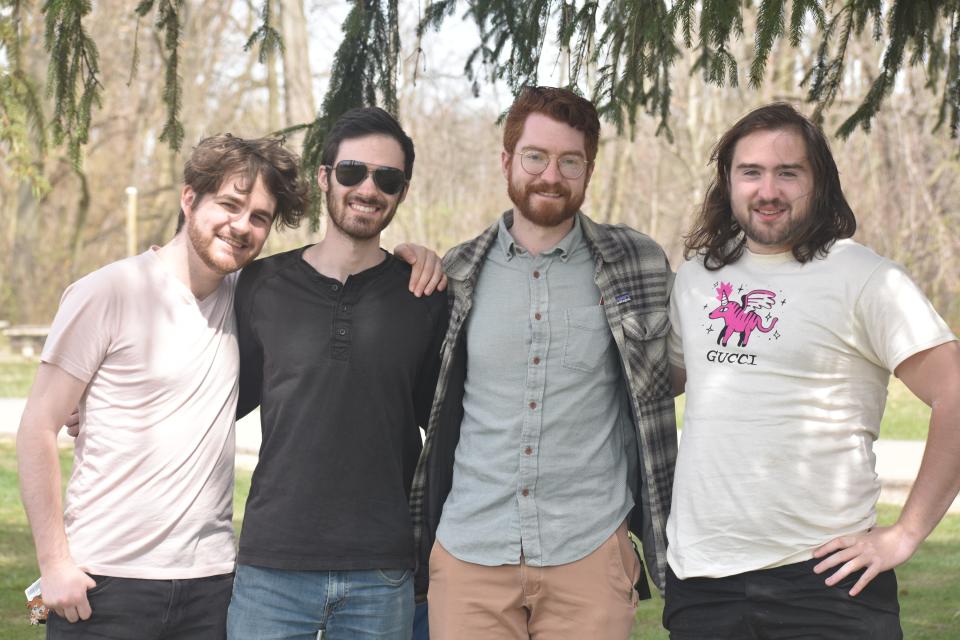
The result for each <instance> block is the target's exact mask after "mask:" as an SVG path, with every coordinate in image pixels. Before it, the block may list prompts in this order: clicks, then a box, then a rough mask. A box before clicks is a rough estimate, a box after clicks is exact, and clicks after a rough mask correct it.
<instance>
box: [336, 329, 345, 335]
mask: <svg viewBox="0 0 960 640" xmlns="http://www.w3.org/2000/svg"><path fill="white" fill-rule="evenodd" d="M337 335H338V336H345V335H347V330H346V329H337Z"/></svg>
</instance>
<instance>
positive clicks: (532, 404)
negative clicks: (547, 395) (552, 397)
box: [530, 400, 537, 409]
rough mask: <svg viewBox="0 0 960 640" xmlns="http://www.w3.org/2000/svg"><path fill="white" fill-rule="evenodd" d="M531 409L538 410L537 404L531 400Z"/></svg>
mask: <svg viewBox="0 0 960 640" xmlns="http://www.w3.org/2000/svg"><path fill="white" fill-rule="evenodd" d="M530 408H531V409H536V408H537V403H536V402H534V401H533V400H531V401H530Z"/></svg>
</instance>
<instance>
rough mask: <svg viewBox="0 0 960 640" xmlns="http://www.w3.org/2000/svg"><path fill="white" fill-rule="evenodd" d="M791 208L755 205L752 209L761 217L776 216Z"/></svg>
mask: <svg viewBox="0 0 960 640" xmlns="http://www.w3.org/2000/svg"><path fill="white" fill-rule="evenodd" d="M789 210H790V208H789V207H784V206H769V205H767V206H762V207H753V208H752V209H751V211H752V212H753V213H754V214H756V215H757V216H759V217H760V218H766V219H769V218H776V217H777V216H779V215H781V214H785V213H787V212H788V211H789Z"/></svg>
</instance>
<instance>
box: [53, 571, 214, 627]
mask: <svg viewBox="0 0 960 640" xmlns="http://www.w3.org/2000/svg"><path fill="white" fill-rule="evenodd" d="M90 577H91V578H93V579H94V581H96V583H97V586H95V587H94V588H92V589H90V590H89V591H87V599H88V600H89V601H90V608H91V609H92V610H93V615H91V616H90V618H89V619H87V620H81V621H79V622H74V623H70V622H67V621H66V620H64V619H63V618H61V617H59V616H57V615H56V614H55V613H53V612H52V611H51V612H50V617H49V619H48V620H47V640H59V639H60V638H69V639H70V640H87V639H89V640H95V639H96V640H107V639H109V640H134V639H135V640H222V639H224V638H226V636H227V606H228V605H229V604H230V592H231V591H232V590H233V574H232V573H227V574H223V575H219V576H210V577H209V578H193V579H189V580H137V579H133V578H114V577H110V576H90Z"/></svg>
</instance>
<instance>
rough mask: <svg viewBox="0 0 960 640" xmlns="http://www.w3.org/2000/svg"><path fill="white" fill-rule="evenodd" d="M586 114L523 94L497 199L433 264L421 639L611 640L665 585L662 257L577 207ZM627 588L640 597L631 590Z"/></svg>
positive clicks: (578, 106) (672, 442) (666, 397)
mask: <svg viewBox="0 0 960 640" xmlns="http://www.w3.org/2000/svg"><path fill="white" fill-rule="evenodd" d="M599 133H600V122H599V119H598V116H597V111H596V109H595V108H594V106H593V105H592V104H591V103H590V102H589V101H587V100H585V99H583V98H581V97H579V96H577V95H576V94H574V93H572V92H570V91H568V90H564V89H555V88H551V87H528V88H526V89H525V90H524V91H523V92H522V93H521V94H520V96H519V97H518V98H517V99H516V101H515V102H514V104H513V106H512V107H511V108H510V111H509V113H508V115H507V118H506V122H505V124H504V134H503V139H504V150H503V153H502V155H501V167H502V170H503V175H504V177H505V178H506V181H507V193H508V195H509V197H510V200H511V201H512V202H513V208H512V209H511V210H509V211H507V212H506V213H505V214H504V215H503V216H502V217H501V218H500V219H499V220H498V221H497V223H496V224H494V225H492V226H491V227H490V228H488V229H487V230H486V231H485V232H484V233H483V234H482V235H480V236H479V237H478V238H476V239H474V240H471V241H469V242H466V243H464V244H462V245H460V246H458V247H455V248H454V249H452V250H451V251H450V252H449V253H448V254H447V255H446V257H445V258H444V268H445V271H446V274H447V277H448V278H449V282H450V285H449V286H450V295H451V298H452V311H451V317H450V323H449V328H448V330H447V336H446V339H445V340H444V351H443V353H442V355H441V358H442V362H443V364H442V366H441V374H440V379H439V381H438V385H437V394H436V396H435V398H434V405H433V409H432V411H431V420H430V425H429V427H428V429H427V436H426V441H425V444H424V447H425V448H424V454H423V455H422V456H421V459H420V464H419V465H418V468H417V475H416V476H415V479H414V486H413V497H412V505H413V508H414V528H415V531H416V532H417V534H418V540H417V543H418V553H419V554H420V562H419V565H420V567H425V566H426V564H427V562H426V560H427V557H428V556H429V575H427V572H426V571H420V572H418V574H417V588H418V592H422V591H424V590H425V589H426V586H427V579H428V578H429V593H428V600H429V605H430V606H429V615H430V633H431V637H432V638H434V640H448V639H456V640H471V639H473V638H477V639H481V638H482V639H484V640H486V639H488V638H516V639H518V640H519V639H522V638H530V637H543V638H551V640H556V639H559V640H563V639H565V638H571V639H573V638H577V639H579V638H591V639H592V640H604V639H611V640H613V639H616V640H623V639H625V638H627V637H629V635H630V630H631V627H632V625H633V617H634V612H635V609H636V605H637V601H638V599H639V597H643V596H646V597H649V591H648V590H647V583H646V578H645V577H644V572H643V564H642V563H641V562H640V560H639V558H638V556H637V554H636V553H635V551H634V547H633V545H632V544H631V541H630V540H629V538H628V536H627V531H628V529H629V530H630V531H633V532H634V533H635V534H636V535H637V537H639V538H640V539H641V540H642V542H643V551H644V554H645V558H646V562H647V566H648V567H649V568H650V572H651V574H652V577H653V579H654V581H655V583H656V584H657V585H658V586H662V584H663V577H664V571H665V567H666V561H665V557H666V536H665V525H666V518H667V514H668V513H669V510H670V494H671V486H672V485H671V483H672V477H673V466H674V460H675V457H676V444H677V443H676V427H675V424H674V413H673V396H672V393H671V387H670V379H669V367H668V366H667V360H666V336H667V333H668V329H669V324H668V322H667V294H668V291H669V285H670V282H671V273H670V269H669V265H668V264H667V260H666V257H665V256H664V253H663V251H662V249H661V248H660V247H659V246H658V245H657V244H656V243H655V242H653V241H652V240H651V239H650V238H648V237H647V236H645V235H643V234H640V233H638V232H636V231H633V230H632V229H628V228H626V227H624V226H622V225H617V226H613V225H604V224H597V223H595V222H593V221H592V220H590V218H588V217H587V216H585V215H584V214H583V213H582V212H581V211H580V207H581V205H582V204H583V202H584V198H585V194H586V188H587V185H588V183H589V181H590V177H591V175H592V173H593V160H594V158H595V157H596V153H597V146H598V138H599ZM638 591H639V593H638Z"/></svg>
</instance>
